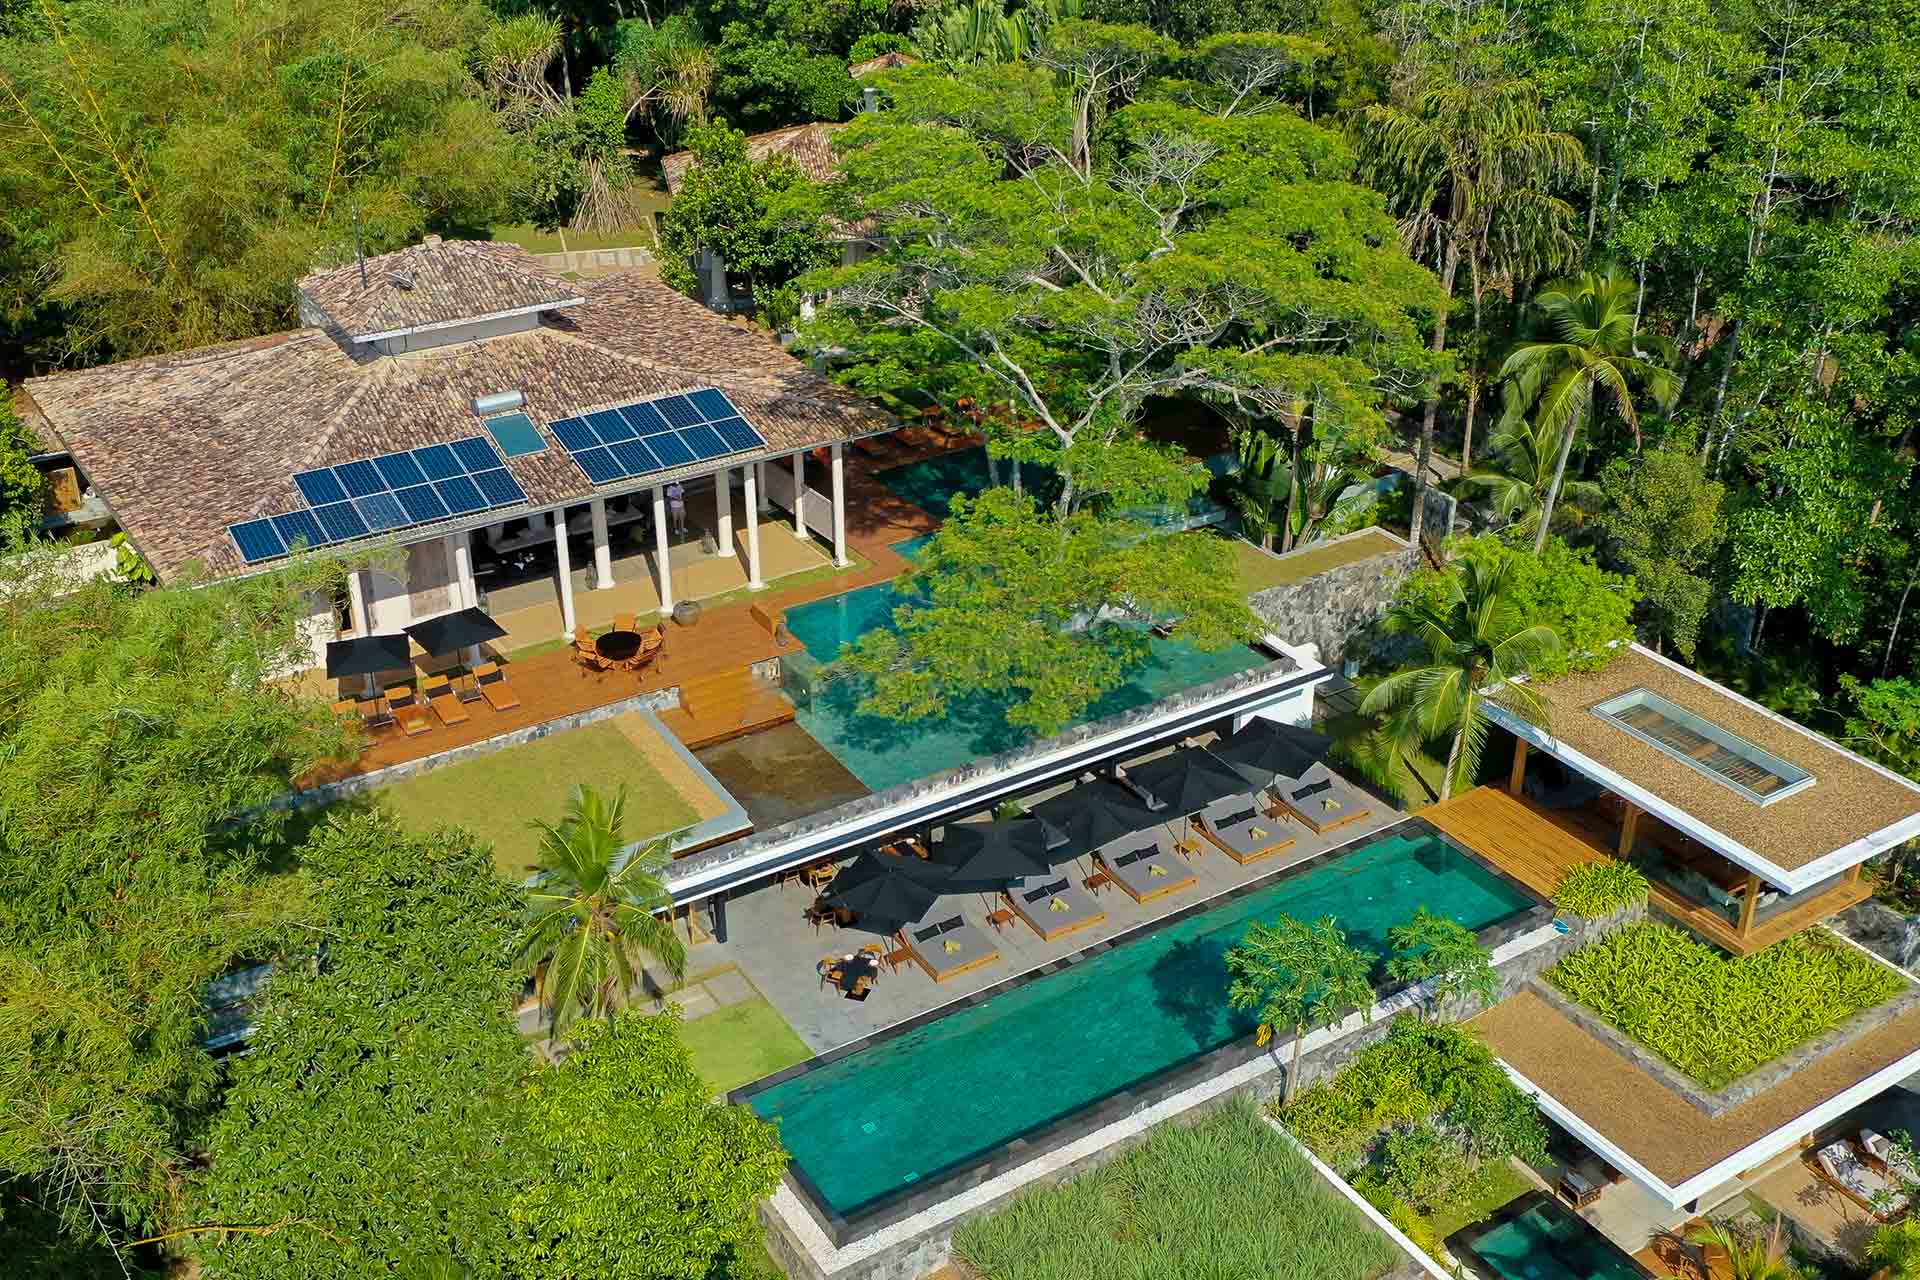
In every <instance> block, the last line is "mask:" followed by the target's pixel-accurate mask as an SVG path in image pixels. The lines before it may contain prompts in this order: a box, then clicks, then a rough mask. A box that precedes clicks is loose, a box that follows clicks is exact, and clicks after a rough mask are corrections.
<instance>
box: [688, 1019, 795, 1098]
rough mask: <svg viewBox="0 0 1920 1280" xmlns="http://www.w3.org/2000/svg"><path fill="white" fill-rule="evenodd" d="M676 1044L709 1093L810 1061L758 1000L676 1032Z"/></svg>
mask: <svg viewBox="0 0 1920 1280" xmlns="http://www.w3.org/2000/svg"><path fill="white" fill-rule="evenodd" d="M680 1039H681V1040H682V1041H683V1042H684V1043H685V1044H686V1046H687V1051H688V1052H689V1053H691V1054H692V1055H693V1066H694V1070H696V1071H698V1072H699V1073H700V1078H701V1079H702V1080H705V1081H706V1082H707V1084H708V1085H709V1086H710V1087H711V1088H712V1089H713V1091H714V1092H715V1093H726V1092H727V1091H728V1090H730V1089H738V1088H739V1087H740V1086H741V1085H743V1084H748V1083H751V1082H752V1081H755V1080H758V1079H759V1078H760V1077H761V1076H770V1075H772V1074H773V1073H774V1072H776V1071H779V1070H781V1069H783V1068H785V1067H790V1066H792V1065H793V1064H794V1063H796V1062H805V1061H806V1060H807V1059H808V1058H811V1057H812V1056H813V1051H812V1050H810V1049H808V1048H807V1046H806V1044H805V1042H803V1041H802V1040H801V1039H800V1037H799V1036H797V1035H795V1034H794V1033H793V1028H792V1027H789V1026H788V1025H787V1021H786V1019H785V1018H782V1017H781V1016H780V1014H779V1012H778V1011H777V1010H775V1009H774V1007H773V1006H772V1005H770V1004H768V1003H767V1001H766V999H765V998H764V997H762V996H754V997H753V998H752V999H750V1000H743V1001H741V1002H740V1003H739V1004H731V1005H728V1006H727V1007H726V1008H724V1009H716V1010H715V1011H714V1012H712V1013H709V1014H705V1015H703V1016H701V1017H698V1018H695V1019H693V1020H692V1021H691V1022H688V1023H686V1024H685V1025H684V1026H682V1027H681V1029H680Z"/></svg>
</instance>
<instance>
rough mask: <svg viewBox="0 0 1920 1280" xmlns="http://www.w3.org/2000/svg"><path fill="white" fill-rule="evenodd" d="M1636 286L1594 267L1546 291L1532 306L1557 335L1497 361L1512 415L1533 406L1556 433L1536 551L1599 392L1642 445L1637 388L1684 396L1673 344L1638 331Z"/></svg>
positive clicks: (1658, 398)
mask: <svg viewBox="0 0 1920 1280" xmlns="http://www.w3.org/2000/svg"><path fill="white" fill-rule="evenodd" d="M1634 291H1635V285H1634V282H1633V281H1632V280H1631V279H1630V278H1628V277H1627V276H1624V275H1618V274H1615V273H1613V272H1594V271H1588V272H1583V273H1581V274H1580V275H1579V276H1578V277H1576V278H1574V279H1572V280H1567V281H1562V282H1561V283H1560V284H1558V285H1555V286H1553V287H1551V288H1548V289H1545V290H1543V291H1542V292H1541V293H1540V294H1539V295H1538V296H1537V297H1536V298H1535V299H1534V305H1535V306H1537V307H1538V308H1539V309H1540V311H1541V312H1542V313H1543V314H1544V316H1545V317H1546V321H1547V324H1548V327H1549V328H1550V329H1551V330H1552V332H1553V337H1551V338H1547V339H1541V340H1529V341H1523V342H1521V343H1520V344H1519V345H1518V346H1517V347H1515V348H1514V350H1513V352H1512V353H1511V354H1510V355H1508V356H1507V359H1506V362H1505V363H1504V364H1502V365H1501V366H1500V377H1501V378H1502V379H1504V380H1505V381H1506V382H1507V387H1508V399H1507V412H1508V413H1509V414H1517V413H1521V412H1524V411H1525V410H1526V409H1527V408H1528V407H1531V409H1532V410H1533V413H1534V418H1535V421H1536V422H1538V423H1539V424H1540V426H1541V427H1542V428H1543V429H1550V430H1552V431H1555V432H1557V433H1558V434H1559V448H1558V450H1557V456H1556V458H1555V460H1554V464H1553V476H1552V479H1551V480H1550V481H1549V483H1548V485H1547V495H1546V500H1545V502H1544V503H1543V504H1542V506H1541V510H1540V523H1539V528H1538V529H1537V530H1536V532H1535V534H1534V540H1533V549H1534V550H1535V551H1539V550H1540V549H1541V548H1542V547H1544V546H1546V543H1547V531H1548V529H1549V528H1550V527H1551V525H1552V523H1553V507H1554V503H1555V502H1556V501H1558V499H1559V496H1560V489H1561V484H1562V482H1563V481H1564V480H1565V478H1566V474H1567V459H1568V457H1569V456H1570V455H1571V454H1572V453H1573V442H1574V437H1575V436H1577V435H1578V434H1579V433H1580V432H1581V430H1582V429H1585V428H1589V427H1590V426H1591V424H1592V420H1593V411H1594V402H1595V401H1596V400H1597V399H1599V398H1600V397H1602V396H1604V397H1605V398H1606V399H1607V400H1608V401H1609V402H1611V404H1612V405H1613V407H1614V409H1615V411H1616V412H1618V413H1619V415H1620V416H1621V418H1623V419H1624V420H1625V421H1626V423H1627V425H1628V426H1629V427H1630V428H1632V430H1633V436H1634V441H1635V444H1636V446H1637V445H1638V442H1639V439H1640V413H1639V410H1638V409H1637V408H1636V407H1635V405H1634V394H1635V388H1636V387H1638V388H1640V389H1641V390H1643V391H1644V392H1645V394H1646V395H1647V396H1648V397H1650V398H1651V399H1652V400H1653V401H1654V403H1656V404H1658V405H1660V406H1661V407H1662V408H1669V409H1670V408H1672V407H1673V404H1674V402H1675V401H1676V400H1677V399H1678V398H1679V395H1680V379H1679V377H1678V376H1677V375H1676V374H1675V373H1674V372H1673V368H1672V362H1673V348H1672V344H1671V343H1669V342H1667V341H1666V340H1665V339H1663V338H1661V337H1659V336H1658V335H1655V334H1651V333H1638V334H1636V333H1635V332H1634Z"/></svg>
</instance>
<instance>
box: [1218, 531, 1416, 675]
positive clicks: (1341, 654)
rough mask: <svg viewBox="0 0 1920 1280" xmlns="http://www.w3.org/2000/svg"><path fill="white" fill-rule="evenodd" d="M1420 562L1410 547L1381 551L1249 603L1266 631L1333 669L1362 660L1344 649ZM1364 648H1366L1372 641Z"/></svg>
mask: <svg viewBox="0 0 1920 1280" xmlns="http://www.w3.org/2000/svg"><path fill="white" fill-rule="evenodd" d="M1361 532H1363V533H1368V534H1371V533H1373V532H1375V531H1374V530H1362V531H1361ZM1317 545H1319V546H1323V545H1325V544H1317ZM1305 549H1306V550H1313V549H1315V548H1305ZM1419 563H1420V553H1419V551H1417V550H1416V549H1415V548H1413V547H1411V546H1408V547H1403V548H1402V549H1400V550H1397V551H1383V552H1381V553H1380V554H1379V555H1376V556H1371V557H1369V558H1368V559H1365V560H1356V561H1355V562H1353V563H1352V564H1345V565H1341V566H1340V567H1339V568H1337V569H1329V570H1327V571H1326V572H1325V573H1318V574H1315V575H1314V576H1313V577H1311V578H1304V579H1302V580H1301V581H1299V582H1290V583H1287V584H1285V585H1284V586H1278V587H1268V588H1267V589H1266V590H1265V591H1256V592H1255V593H1254V594H1253V595H1251V596H1248V597H1247V604H1248V605H1250V606H1251V607H1252V609H1253V611H1254V612H1255V613H1257V614H1259V615H1260V616H1261V617H1262V618H1264V619H1265V620H1266V622H1267V629H1268V630H1269V631H1272V632H1273V633H1274V634H1276V635H1282V636H1285V637H1286V638H1287V640H1288V642H1289V643H1292V644H1308V643H1311V644H1314V645H1316V646H1318V647H1319V651H1320V660H1321V661H1322V662H1324V663H1326V664H1327V665H1328V666H1330V667H1334V668H1336V669H1337V668H1338V667H1339V665H1340V663H1341V661H1342V660H1343V659H1344V658H1346V657H1348V656H1352V657H1356V658H1364V657H1365V656H1366V654H1365V653H1364V652H1362V651H1361V650H1360V649H1359V648H1356V649H1355V651H1354V652H1353V653H1352V654H1351V655H1349V654H1348V646H1349V645H1350V644H1351V643H1352V642H1353V641H1354V640H1355V638H1356V637H1359V636H1362V635H1363V634H1364V633H1367V632H1370V631H1371V630H1372V628H1373V624H1374V623H1376V622H1377V621H1379V619H1380V618H1381V617H1383V616H1384V615H1385V614H1386V612H1387V608H1388V606H1389V605H1391V604H1392V603H1393V596H1394V593H1395V592H1396V591H1398V590H1399V589H1400V584H1401V583H1402V582H1404V581H1406V579H1407V577H1408V575H1409V574H1411V573H1412V572H1413V571H1414V569H1415V567H1416V566H1418V564H1419ZM1362 643H1363V644H1365V645H1370V644H1371V640H1364V641H1363V642H1362Z"/></svg>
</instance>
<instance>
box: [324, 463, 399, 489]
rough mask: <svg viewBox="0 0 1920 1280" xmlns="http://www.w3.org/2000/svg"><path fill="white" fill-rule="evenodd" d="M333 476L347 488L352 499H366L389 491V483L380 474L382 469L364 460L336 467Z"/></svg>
mask: <svg viewBox="0 0 1920 1280" xmlns="http://www.w3.org/2000/svg"><path fill="white" fill-rule="evenodd" d="M333 474H334V477H335V478H336V479H338V480H339V481H340V483H341V484H342V485H344V486H346V490H347V493H348V495H349V496H351V497H355V498H365V497H369V496H371V495H372V494H376V493H384V492H386V490H387V482H386V479H385V477H383V476H382V475H381V474H380V468H378V467H376V466H374V465H373V464H372V463H371V462H367V461H364V460H363V461H360V462H348V463H345V464H343V465H341V466H338V467H335V468H334V469H333Z"/></svg>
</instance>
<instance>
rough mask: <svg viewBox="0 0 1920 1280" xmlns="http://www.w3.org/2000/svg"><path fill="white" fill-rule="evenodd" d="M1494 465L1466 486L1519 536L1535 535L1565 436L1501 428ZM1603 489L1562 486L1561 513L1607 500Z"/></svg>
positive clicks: (1515, 422) (1517, 424)
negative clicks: (1484, 494) (1484, 499)
mask: <svg viewBox="0 0 1920 1280" xmlns="http://www.w3.org/2000/svg"><path fill="white" fill-rule="evenodd" d="M1492 443H1493V457H1492V459H1491V462H1490V464H1489V465H1487V466H1484V467H1482V468H1480V469H1479V470H1478V471H1474V472H1472V473H1470V474H1469V475H1467V476H1466V477H1465V478H1464V479H1463V480H1462V482H1461V483H1463V484H1466V485H1468V486H1471V487H1473V488H1477V489H1484V490H1486V492H1487V497H1488V500H1489V501H1490V502H1491V503H1492V504H1493V509H1494V512H1495V514H1497V515H1498V516H1499V517H1500V518H1501V519H1502V520H1504V521H1505V522H1506V523H1507V525H1508V527H1509V528H1511V529H1512V530H1513V531H1514V532H1515V533H1516V534H1526V533H1530V532H1532V531H1533V528H1534V525H1535V524H1536V523H1538V522H1539V520H1540V513H1541V512H1542V511H1544V510H1545V509H1546V505H1547V491H1548V490H1549V489H1550V488H1551V487H1552V486H1553V464H1554V453H1555V449H1554V446H1555V445H1557V444H1558V443H1559V433H1558V432H1557V431H1556V430H1555V429H1554V427H1553V425H1552V424H1551V423H1549V422H1545V421H1542V420H1538V419H1535V420H1529V419H1527V418H1524V417H1518V416H1516V417H1514V418H1511V419H1508V420H1507V421H1506V422H1503V423H1502V424H1501V427H1500V430H1499V431H1498V432H1496V433H1495V434H1494V437H1493V442H1492ZM1601 496H1602V495H1601V490H1600V486H1599V485H1597V484H1594V483H1593V482H1592V481H1590V480H1570V481H1567V482H1565V483H1564V484H1562V486H1561V492H1560V502H1561V507H1562V509H1563V511H1564V510H1566V509H1573V510H1576V511H1581V510H1584V509H1585V508H1587V507H1588V506H1591V505H1596V504H1598V503H1599V502H1600V499H1601Z"/></svg>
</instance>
